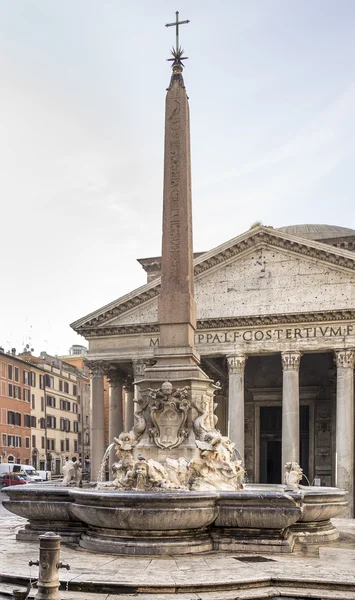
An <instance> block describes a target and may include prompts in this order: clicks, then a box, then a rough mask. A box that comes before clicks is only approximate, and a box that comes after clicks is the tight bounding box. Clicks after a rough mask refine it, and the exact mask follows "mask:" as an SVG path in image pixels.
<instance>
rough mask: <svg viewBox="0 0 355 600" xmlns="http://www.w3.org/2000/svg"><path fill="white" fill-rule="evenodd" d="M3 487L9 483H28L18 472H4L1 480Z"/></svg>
mask: <svg viewBox="0 0 355 600" xmlns="http://www.w3.org/2000/svg"><path fill="white" fill-rule="evenodd" d="M0 482H1V486H2V487H8V486H9V485H28V482H27V481H26V479H24V478H23V477H21V475H16V473H4V475H3V476H2V478H1V480H0Z"/></svg>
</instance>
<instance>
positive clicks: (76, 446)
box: [74, 440, 78, 452]
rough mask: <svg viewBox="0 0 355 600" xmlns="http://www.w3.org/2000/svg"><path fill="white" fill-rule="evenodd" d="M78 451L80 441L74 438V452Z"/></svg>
mask: <svg viewBox="0 0 355 600" xmlns="http://www.w3.org/2000/svg"><path fill="white" fill-rule="evenodd" d="M77 451H78V442H77V441H76V440H74V452H77Z"/></svg>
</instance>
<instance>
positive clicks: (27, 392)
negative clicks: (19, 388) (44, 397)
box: [23, 388, 31, 402]
mask: <svg viewBox="0 0 355 600" xmlns="http://www.w3.org/2000/svg"><path fill="white" fill-rule="evenodd" d="M23 399H24V400H25V401H26V402H29V401H30V399H31V394H30V390H29V389H27V388H23Z"/></svg>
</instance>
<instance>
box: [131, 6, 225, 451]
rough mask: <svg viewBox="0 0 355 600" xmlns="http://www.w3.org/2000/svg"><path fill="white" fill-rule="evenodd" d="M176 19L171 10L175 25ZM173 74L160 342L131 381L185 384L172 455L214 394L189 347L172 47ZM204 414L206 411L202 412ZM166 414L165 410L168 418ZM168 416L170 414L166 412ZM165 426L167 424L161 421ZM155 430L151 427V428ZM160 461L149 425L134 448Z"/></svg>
mask: <svg viewBox="0 0 355 600" xmlns="http://www.w3.org/2000/svg"><path fill="white" fill-rule="evenodd" d="M181 23H184V21H183V22H179V19H178V13H176V23H174V24H172V25H175V24H176V27H177V30H178V25H179V24H181ZM172 55H173V58H172V59H170V60H172V62H173V64H172V75H171V79H170V84H169V87H168V89H167V94H166V103H165V145H164V192H163V236H162V269H161V289H160V295H159V300H158V322H159V329H160V338H159V347H158V348H156V349H155V356H154V358H155V360H156V363H155V364H154V365H153V366H148V367H146V369H145V372H144V378H142V379H141V380H140V381H136V382H135V383H136V384H138V386H139V389H140V392H141V394H142V395H143V396H144V394H147V393H149V390H152V389H157V388H158V389H159V388H161V386H162V384H163V383H164V382H165V381H169V382H171V384H172V386H173V388H175V389H182V388H184V389H188V390H189V394H188V395H189V401H190V402H191V408H190V410H189V416H188V420H187V425H186V426H187V429H188V435H187V438H186V441H184V442H183V443H181V444H179V445H177V444H175V445H174V446H173V447H172V448H168V447H167V453H168V455H169V456H170V457H171V458H178V457H180V456H184V457H185V458H186V459H191V458H193V457H194V456H198V450H197V447H196V443H195V435H194V430H193V426H192V424H193V422H194V420H195V419H196V418H197V417H198V415H199V414H202V413H203V414H204V415H205V417H204V419H205V420H204V424H205V426H206V427H207V428H211V429H212V428H213V427H214V420H213V394H214V389H215V386H214V385H213V383H212V382H211V380H210V379H209V378H208V377H207V375H206V374H205V373H204V372H203V371H202V369H201V368H200V366H199V364H200V359H199V356H198V354H197V352H196V350H195V346H194V335H195V330H196V309H195V299H194V266H193V246H192V206H191V156H190V121H189V103H188V97H187V94H186V89H185V85H184V80H183V76H182V72H183V62H182V61H183V60H186V59H184V57H183V50H182V49H181V48H180V47H179V46H178V36H177V41H176V47H175V48H174V49H173V51H172ZM206 415H207V416H206ZM168 417H169V415H167V418H168ZM170 417H171V418H173V415H170ZM175 417H176V415H175ZM164 426H165V427H166V426H167V425H166V423H165V424H164ZM153 429H154V428H153ZM138 451H139V452H140V453H142V454H143V456H145V457H146V458H147V457H150V456H151V457H153V458H158V460H162V459H163V458H164V455H165V454H166V452H164V450H162V449H160V450H159V451H157V448H156V447H155V446H154V444H153V442H152V440H151V438H150V437H149V427H147V428H146V431H145V433H144V435H143V436H142V437H141V439H140V441H139V444H138V446H137V447H136V452H138Z"/></svg>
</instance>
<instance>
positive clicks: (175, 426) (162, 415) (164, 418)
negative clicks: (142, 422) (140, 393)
mask: <svg viewBox="0 0 355 600" xmlns="http://www.w3.org/2000/svg"><path fill="white" fill-rule="evenodd" d="M148 396H149V411H150V417H151V420H152V424H153V427H151V429H150V435H151V438H152V439H153V440H154V443H155V444H156V445H157V446H158V448H163V449H172V448H176V447H177V446H179V445H180V444H181V443H182V442H183V441H184V440H185V439H186V438H187V437H188V430H187V429H186V428H185V424H186V420H187V414H188V411H189V408H190V406H191V403H190V401H189V399H188V388H180V389H173V387H172V385H171V383H170V382H165V383H163V385H162V387H161V388H160V389H158V390H153V389H150V390H149V394H148Z"/></svg>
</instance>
